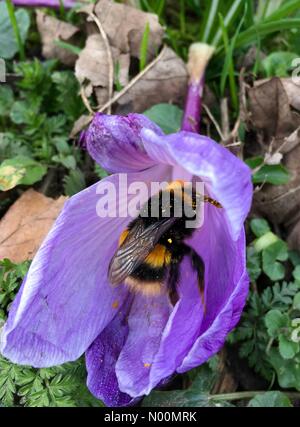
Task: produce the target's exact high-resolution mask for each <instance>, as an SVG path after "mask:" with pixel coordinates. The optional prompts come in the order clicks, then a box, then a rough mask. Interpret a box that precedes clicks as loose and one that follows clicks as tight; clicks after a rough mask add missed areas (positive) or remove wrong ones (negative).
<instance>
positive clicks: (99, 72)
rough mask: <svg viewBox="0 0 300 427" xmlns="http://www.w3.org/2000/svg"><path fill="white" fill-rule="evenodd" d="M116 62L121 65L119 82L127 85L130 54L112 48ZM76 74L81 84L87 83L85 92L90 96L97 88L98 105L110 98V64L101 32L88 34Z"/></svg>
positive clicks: (76, 67)
mask: <svg viewBox="0 0 300 427" xmlns="http://www.w3.org/2000/svg"><path fill="white" fill-rule="evenodd" d="M111 52H112V56H113V60H114V64H115V66H116V64H117V63H118V65H119V76H118V77H119V82H120V84H121V85H123V86H126V84H127V83H128V73H129V65H130V57H129V54H120V51H119V49H116V48H111ZM75 75H76V78H77V80H78V81H79V83H80V84H81V85H83V84H86V83H87V85H86V86H85V94H86V96H87V97H89V96H90V95H91V93H92V91H93V89H94V90H95V93H96V97H97V102H98V105H99V106H101V105H102V104H104V103H105V102H106V101H107V100H108V85H109V64H108V55H107V50H106V47H105V43H104V41H103V39H102V37H101V35H100V34H92V35H90V36H88V38H87V40H86V44H85V47H84V49H83V50H82V51H81V52H80V54H79V57H78V59H77V61H76V64H75Z"/></svg>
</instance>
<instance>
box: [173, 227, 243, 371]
mask: <svg viewBox="0 0 300 427" xmlns="http://www.w3.org/2000/svg"><path fill="white" fill-rule="evenodd" d="M227 236H228V234H227ZM199 242H200V241H199ZM210 243H212V242H211V239H210ZM234 245H235V246H234V247H232V248H228V251H229V253H228V255H226V253H224V252H223V257H222V258H223V261H224V262H223V263H220V257H221V245H220V250H218V251H217V253H215V255H211V261H210V263H209V264H208V265H209V269H208V283H207V285H208V286H207V294H206V306H207V313H206V316H205V317H204V321H203V324H202V327H201V333H200V335H199V338H198V339H197V340H196V341H195V342H194V344H193V347H192V348H191V350H190V351H189V353H188V355H187V356H186V357H185V359H184V360H183V362H182V364H181V366H180V367H179V368H178V369H177V372H185V371H188V370H189V369H192V368H194V367H195V366H198V365H200V364H202V363H204V362H205V361H206V360H207V359H208V358H209V357H211V356H212V355H213V354H215V353H216V352H218V351H219V350H220V349H221V347H222V346H223V345H224V342H225V339H226V336H227V334H228V333H229V332H230V331H231V330H232V329H233V328H234V326H235V325H236V324H237V322H238V320H239V319H240V316H241V312H242V310H243V307H244V305H245V302H246V298H247V294H248V288H249V278H248V274H247V271H246V258H245V235H244V230H243V231H242V232H241V236H240V238H239V240H238V241H237V242H235V243H234ZM197 246H198V249H199V251H200V252H201V246H202V249H203V248H204V246H206V245H205V244H203V243H202V245H201V243H200V244H199V245H197ZM215 247H216V246H215ZM223 248H224V247H223ZM209 249H211V246H210V248H209V247H207V246H206V249H205V253H207V252H208V251H209ZM224 258H225V259H224ZM206 262H207V261H206ZM230 264H231V265H232V266H233V268H230Z"/></svg>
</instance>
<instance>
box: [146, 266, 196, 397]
mask: <svg viewBox="0 0 300 427" xmlns="http://www.w3.org/2000/svg"><path fill="white" fill-rule="evenodd" d="M178 289H179V296H180V299H179V301H178V302H177V304H176V305H175V307H174V310H173V312H172V313H171V315H170V317H169V320H168V323H167V325H166V327H165V329H164V331H163V334H162V337H161V344H160V347H159V350H158V351H157V354H156V357H155V359H154V363H153V367H152V369H151V375H150V381H149V384H148V389H147V390H145V391H144V393H145V394H148V393H149V392H150V391H151V388H154V387H155V386H156V385H157V384H158V383H159V382H160V381H161V380H162V379H164V378H166V377H168V376H169V375H171V374H172V373H174V372H176V369H177V367H178V366H180V364H181V363H182V361H183V359H184V357H185V356H186V355H187V353H188V351H189V349H190V348H191V347H192V345H193V343H194V342H195V340H196V339H197V338H198V336H199V333H200V328H201V324H202V319H203V315H204V306H203V303H202V300H201V295H200V291H199V287H198V280H197V276H196V274H195V272H194V271H193V269H192V266H191V260H190V259H189V258H185V259H184V260H183V262H182V264H181V276H180V283H179V287H178Z"/></svg>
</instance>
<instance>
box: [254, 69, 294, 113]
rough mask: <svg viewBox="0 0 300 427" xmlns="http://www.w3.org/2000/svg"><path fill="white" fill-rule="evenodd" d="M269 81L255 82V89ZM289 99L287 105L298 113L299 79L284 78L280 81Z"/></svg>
mask: <svg viewBox="0 0 300 427" xmlns="http://www.w3.org/2000/svg"><path fill="white" fill-rule="evenodd" d="M268 81H269V79H262V80H257V81H256V82H255V83H254V85H255V86H256V87H258V86H260V85H262V84H264V83H266V82H268ZM280 81H281V83H282V85H283V87H284V90H285V92H286V94H287V97H288V99H289V104H290V105H291V106H292V107H293V108H295V109H296V110H299V111H300V77H285V78H281V79H280Z"/></svg>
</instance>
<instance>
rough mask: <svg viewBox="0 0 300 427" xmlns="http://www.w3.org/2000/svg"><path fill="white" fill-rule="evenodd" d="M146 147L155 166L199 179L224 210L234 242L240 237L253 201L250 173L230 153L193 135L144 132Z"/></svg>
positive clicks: (207, 140)
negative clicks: (176, 168) (171, 167)
mask: <svg viewBox="0 0 300 427" xmlns="http://www.w3.org/2000/svg"><path fill="white" fill-rule="evenodd" d="M141 135H142V139H143V144H144V147H145V149H146V151H147V153H148V154H149V156H150V157H151V158H152V159H153V160H155V161H156V162H160V163H165V164H169V165H174V166H181V167H182V168H183V169H185V170H187V171H188V172H190V173H192V174H193V175H195V176H197V177H200V179H201V180H202V181H204V182H205V184H206V187H207V190H208V192H209V193H210V195H211V196H212V197H214V198H216V199H217V200H218V201H219V202H220V203H221V204H222V206H223V208H224V212H225V215H226V218H227V220H228V223H229V226H230V232H231V234H232V237H233V239H234V240H237V239H238V237H239V236H240V233H241V230H242V227H243V223H244V221H245V219H246V216H247V214H248V212H249V209H250V206H251V200H252V183H251V171H250V169H249V168H248V166H246V165H245V164H244V163H243V162H242V161H241V160H239V159H238V158H237V157H236V156H234V155H233V154H232V153H230V151H229V150H227V149H226V148H224V147H222V146H221V145H219V144H217V143H216V142H214V141H213V140H211V139H210V138H207V137H204V136H201V135H197V134H193V133H190V132H184V131H183V132H178V133H176V134H172V135H167V136H160V135H158V134H157V133H155V132H153V131H151V130H150V129H143V130H142V132H141Z"/></svg>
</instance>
